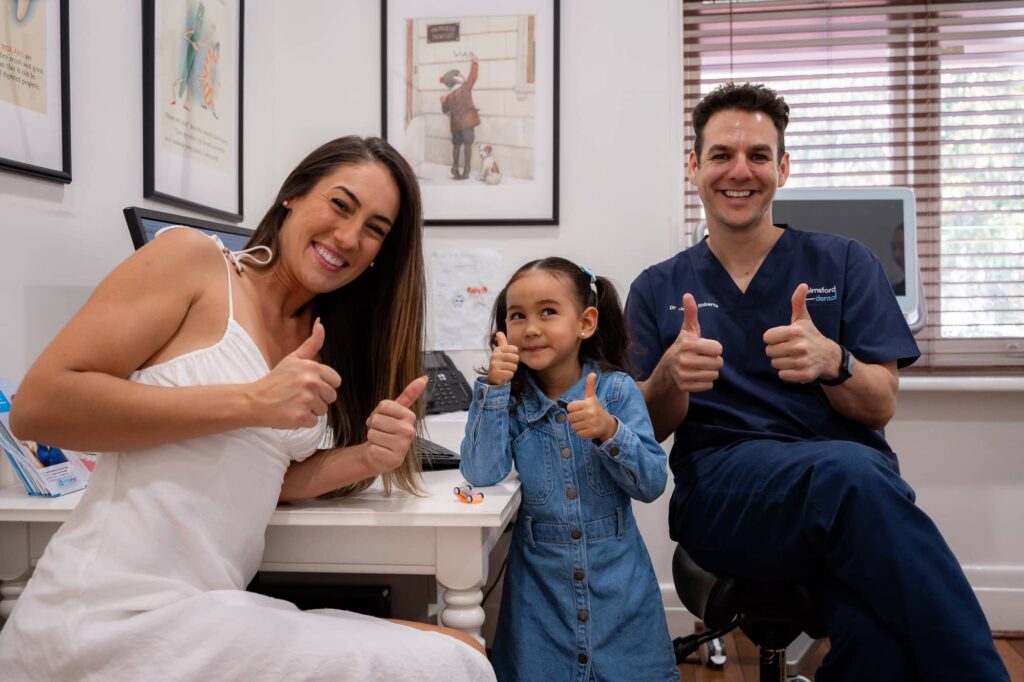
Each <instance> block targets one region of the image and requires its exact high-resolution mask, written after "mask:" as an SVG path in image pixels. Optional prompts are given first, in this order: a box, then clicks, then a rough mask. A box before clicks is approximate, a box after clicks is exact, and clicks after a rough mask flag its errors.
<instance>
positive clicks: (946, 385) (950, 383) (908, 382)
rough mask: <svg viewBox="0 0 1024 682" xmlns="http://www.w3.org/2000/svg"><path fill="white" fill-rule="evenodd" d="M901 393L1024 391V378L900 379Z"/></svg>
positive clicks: (932, 377) (930, 377) (959, 377)
mask: <svg viewBox="0 0 1024 682" xmlns="http://www.w3.org/2000/svg"><path fill="white" fill-rule="evenodd" d="M900 391H978V392H982V391H985V392H989V391H995V392H1005V391H1024V377H962V376H948V377H941V376H940V377H936V376H928V377H900Z"/></svg>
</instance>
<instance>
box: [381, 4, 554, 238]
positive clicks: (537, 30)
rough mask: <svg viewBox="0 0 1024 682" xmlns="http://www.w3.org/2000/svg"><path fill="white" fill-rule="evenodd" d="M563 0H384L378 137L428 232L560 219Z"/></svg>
mask: <svg viewBox="0 0 1024 682" xmlns="http://www.w3.org/2000/svg"><path fill="white" fill-rule="evenodd" d="M558 21H559V3H558V0H489V1H488V2H486V3H481V2H477V1H475V0H381V57H382V62H383V64H382V70H381V73H382V77H381V92H382V104H381V110H382V116H381V118H382V120H381V128H382V133H383V136H384V137H385V138H386V139H387V140H388V141H389V142H391V144H393V145H394V146H395V148H397V149H398V150H399V151H400V152H401V153H402V154H403V155H404V156H405V158H406V159H408V161H409V163H410V165H412V167H413V169H414V170H415V172H416V175H417V177H418V178H419V181H420V187H421V188H422V192H423V215H424V218H425V222H426V224H427V225H557V224H558Z"/></svg>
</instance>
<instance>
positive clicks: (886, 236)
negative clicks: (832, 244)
mask: <svg viewBox="0 0 1024 682" xmlns="http://www.w3.org/2000/svg"><path fill="white" fill-rule="evenodd" d="M772 221H773V222H775V223H776V224H777V225H780V224H783V223H786V224H788V225H792V226H793V227H795V228H797V229H800V230H807V231H809V232H828V233H831V234H838V235H843V236H845V237H852V238H853V239H856V240H857V241H859V242H860V243H862V244H864V246H866V247H868V248H869V249H871V250H872V251H873V252H874V253H875V255H876V256H878V259H879V261H881V263H882V268H883V269H884V270H885V274H886V276H887V277H888V278H889V283H890V284H891V285H892V289H893V292H894V293H895V294H896V300H897V301H898V302H899V305H900V310H902V311H903V315H904V317H906V318H907V323H908V324H909V325H910V328H911V329H912V330H914V331H915V332H916V331H919V330H920V329H922V328H923V327H924V323H925V305H924V292H923V287H922V286H921V282H920V272H919V270H918V262H917V213H916V207H915V202H914V191H913V190H911V189H909V188H906V187H871V188H867V187H858V188H832V187H829V188H824V187H822V188H808V189H787V188H785V187H783V188H780V189H779V190H778V192H777V193H776V195H775V201H774V202H773V203H772ZM706 232H707V227H706V225H704V224H701V226H699V228H698V233H699V234H697V235H695V238H696V240H699V239H702V238H703V236H704V234H706Z"/></svg>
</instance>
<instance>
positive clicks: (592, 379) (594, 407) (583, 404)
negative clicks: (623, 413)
mask: <svg viewBox="0 0 1024 682" xmlns="http://www.w3.org/2000/svg"><path fill="white" fill-rule="evenodd" d="M565 409H566V411H567V412H568V413H569V426H571V427H572V430H573V431H575V432H576V435H577V436H579V437H580V438H591V439H593V438H596V439H598V440H600V441H601V442H602V443H603V442H604V441H606V440H608V439H609V438H611V437H612V436H614V435H615V432H616V431H617V430H618V428H619V422H618V420H617V419H615V417H613V416H611V415H610V414H608V412H607V411H606V410H605V409H604V405H602V404H601V401H600V400H599V399H598V397H597V375H596V374H594V373H593V372H591V373H590V374H588V375H587V387H586V389H585V390H584V393H583V400H574V401H572V402H571V403H569V405H568V407H566V408H565Z"/></svg>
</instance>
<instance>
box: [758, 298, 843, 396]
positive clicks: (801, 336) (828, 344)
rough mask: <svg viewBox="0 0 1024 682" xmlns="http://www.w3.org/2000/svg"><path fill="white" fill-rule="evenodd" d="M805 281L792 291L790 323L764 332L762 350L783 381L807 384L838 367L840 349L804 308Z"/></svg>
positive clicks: (834, 370)
mask: <svg viewBox="0 0 1024 682" xmlns="http://www.w3.org/2000/svg"><path fill="white" fill-rule="evenodd" d="M807 292H808V286H807V284H800V285H798V286H797V288H796V290H795V291H794V292H793V296H792V297H791V299H790V304H791V306H792V309H793V314H792V316H791V317H790V323H789V324H787V325H783V326H781V327H772V328H771V329H769V330H768V331H766V332H765V333H764V337H763V340H764V344H765V351H764V352H765V354H766V355H767V356H768V357H769V358H771V359H772V367H774V368H775V369H777V370H778V371H779V378H780V379H782V380H783V381H793V382H796V383H800V384H808V383H810V382H812V381H817V379H818V377H820V376H822V375H826V376H827V375H829V374H834V373H835V372H836V371H838V367H839V362H840V360H841V358H842V351H841V350H840V349H839V344H837V343H836V342H835V341H832V340H831V339H829V338H827V337H825V336H823V335H822V334H821V332H819V331H818V328H817V327H815V326H814V321H813V320H811V314H810V312H809V311H808V310H807Z"/></svg>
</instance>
